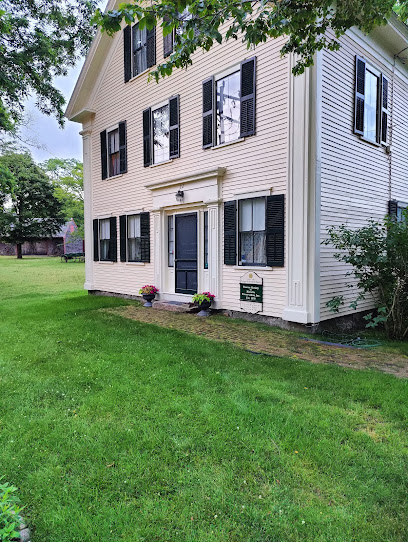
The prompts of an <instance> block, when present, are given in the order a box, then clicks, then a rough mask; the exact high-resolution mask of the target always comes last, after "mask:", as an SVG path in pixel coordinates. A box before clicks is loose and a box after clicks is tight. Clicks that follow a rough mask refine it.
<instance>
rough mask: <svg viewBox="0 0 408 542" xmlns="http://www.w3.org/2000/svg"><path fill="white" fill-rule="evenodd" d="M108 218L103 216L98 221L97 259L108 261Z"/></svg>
mask: <svg viewBox="0 0 408 542" xmlns="http://www.w3.org/2000/svg"><path fill="white" fill-rule="evenodd" d="M109 244H110V220H109V218H104V219H103V220H100V221H99V255H100V256H99V259H100V260H101V261H110V257H109V256H110V255H109Z"/></svg>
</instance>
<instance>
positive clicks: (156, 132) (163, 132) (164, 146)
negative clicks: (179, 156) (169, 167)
mask: <svg viewBox="0 0 408 542" xmlns="http://www.w3.org/2000/svg"><path fill="white" fill-rule="evenodd" d="M152 130H153V164H160V163H161V162H166V161H167V160H169V151H170V115H169V102H168V101H166V102H164V103H162V104H159V105H158V106H156V107H154V108H152Z"/></svg>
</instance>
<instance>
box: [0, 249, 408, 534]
mask: <svg viewBox="0 0 408 542" xmlns="http://www.w3.org/2000/svg"><path fill="white" fill-rule="evenodd" d="M82 282H83V265H82V264H75V263H69V264H61V263H59V261H58V260H57V259H45V258H44V259H34V258H26V259H23V260H22V261H17V260H14V259H11V258H0V288H1V289H0V291H1V298H2V302H1V308H0V313H1V314H0V316H1V318H0V334H1V342H0V390H1V394H0V475H1V474H3V475H4V476H5V480H7V481H8V482H10V483H11V484H14V485H17V486H18V487H19V496H20V498H21V500H22V502H23V504H24V505H25V506H26V509H25V511H24V513H23V515H25V517H26V518H27V519H28V521H29V523H30V526H31V528H32V532H33V535H32V542H57V541H58V542H62V541H65V542H75V541H77V542H88V541H89V542H90V541H93V540H98V541H101V542H110V541H112V542H113V541H114V542H118V541H127V542H136V541H147V542H155V541H157V542H159V541H160V542H162V541H163V542H164V541H177V542H184V541H186V542H187V541H188V542H227V541H228V542H241V541H242V542H248V541H251V542H269V541H274V542H275V541H276V542H278V541H279V542H292V541H310V542H319V541H321V542H331V541H333V542H334V541H336V542H351V541H358V542H368V541H372V542H379V541H385V542H393V541H401V542H403V541H406V540H407V539H408V526H407V522H406V517H407V516H406V513H407V509H406V502H407V501H406V494H407V485H408V484H407V466H408V464H407V463H408V462H407V458H408V446H407V444H408V436H407V432H406V427H407V417H408V416H407V414H408V409H407V405H408V393H407V392H408V381H407V380H402V379H396V378H395V377H393V376H390V375H386V374H382V373H379V372H376V371H354V370H348V369H344V368H341V367H334V366H327V365H314V364H309V363H307V362H302V361H295V360H293V359H289V358H287V359H285V358H273V357H266V356H254V355H251V354H249V353H246V352H244V351H243V350H240V349H239V348H236V347H234V346H231V345H228V344H223V343H216V342H211V341H208V340H206V339H205V338H202V337H193V336H191V335H187V334H185V333H182V332H179V331H176V330H169V329H163V328H160V327H158V326H155V325H151V324H146V323H142V322H135V321H132V320H128V319H125V318H121V317H119V316H115V315H112V314H110V313H108V312H106V311H98V309H101V308H112V307H117V306H120V305H125V304H129V303H130V302H127V301H123V300H120V299H116V298H106V297H91V296H87V295H86V293H85V292H84V291H83V290H82Z"/></svg>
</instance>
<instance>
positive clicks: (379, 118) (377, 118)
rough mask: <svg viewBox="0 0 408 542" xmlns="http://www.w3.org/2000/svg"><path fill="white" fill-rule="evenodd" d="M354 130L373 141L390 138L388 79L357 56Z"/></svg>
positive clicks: (380, 141) (385, 140)
mask: <svg viewBox="0 0 408 542" xmlns="http://www.w3.org/2000/svg"><path fill="white" fill-rule="evenodd" d="M355 70H356V80H355V107H354V132H355V133H356V134H359V135H360V136H362V137H363V138H364V139H366V140H367V141H370V142H372V143H377V144H379V143H384V144H386V143H387V140H388V80H387V79H386V77H384V75H382V74H381V72H380V71H378V70H377V69H376V68H374V67H373V66H371V65H370V64H368V63H367V62H366V61H365V60H364V59H362V58H360V57H358V56H356V67H355Z"/></svg>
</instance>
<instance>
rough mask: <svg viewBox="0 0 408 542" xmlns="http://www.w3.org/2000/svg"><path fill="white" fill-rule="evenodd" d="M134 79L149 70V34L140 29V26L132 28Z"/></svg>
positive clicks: (144, 29)
mask: <svg viewBox="0 0 408 542" xmlns="http://www.w3.org/2000/svg"><path fill="white" fill-rule="evenodd" d="M132 51H133V77H135V76H136V75H138V74H139V73H142V72H144V71H145V70H147V32H146V28H143V30H140V29H139V24H135V25H134V26H133V28H132Z"/></svg>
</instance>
